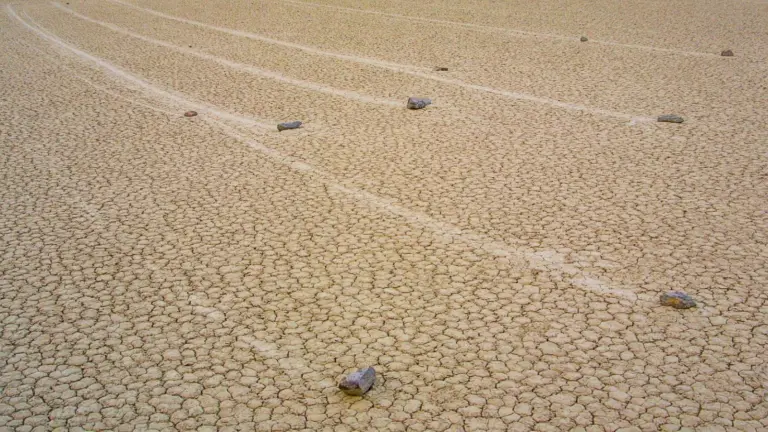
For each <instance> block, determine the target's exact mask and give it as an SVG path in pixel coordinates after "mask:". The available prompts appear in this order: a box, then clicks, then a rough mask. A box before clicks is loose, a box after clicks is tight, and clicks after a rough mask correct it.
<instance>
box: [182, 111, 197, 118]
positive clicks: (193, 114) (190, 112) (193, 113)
mask: <svg viewBox="0 0 768 432" xmlns="http://www.w3.org/2000/svg"><path fill="white" fill-rule="evenodd" d="M196 115H197V111H187V112H185V113H184V117H194V116H196Z"/></svg>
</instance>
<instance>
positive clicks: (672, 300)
mask: <svg viewBox="0 0 768 432" xmlns="http://www.w3.org/2000/svg"><path fill="white" fill-rule="evenodd" d="M660 300H661V304H662V305H664V306H672V307H673V308H675V309H688V308H692V307H695V306H696V301H694V300H693V299H692V298H691V296H689V295H688V294H686V293H684V292H681V291H670V292H668V293H666V294H662V295H661V299H660Z"/></svg>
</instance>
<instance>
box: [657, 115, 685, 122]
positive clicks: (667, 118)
mask: <svg viewBox="0 0 768 432" xmlns="http://www.w3.org/2000/svg"><path fill="white" fill-rule="evenodd" d="M656 120H658V121H660V122H663V123H682V122H684V121H685V120H684V119H683V118H682V117H680V116H679V115H674V114H664V115H660V116H659V118H658V119H656Z"/></svg>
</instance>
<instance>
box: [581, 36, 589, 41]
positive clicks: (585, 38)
mask: <svg viewBox="0 0 768 432" xmlns="http://www.w3.org/2000/svg"><path fill="white" fill-rule="evenodd" d="M579 40H580V41H582V42H586V41H588V40H589V39H588V38H587V37H586V36H582V37H581V39H579Z"/></svg>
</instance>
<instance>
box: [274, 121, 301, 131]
mask: <svg viewBox="0 0 768 432" xmlns="http://www.w3.org/2000/svg"><path fill="white" fill-rule="evenodd" d="M299 126H301V122H300V121H298V120H297V121H292V122H287V123H278V124H277V130H279V131H280V132H282V131H284V130H288V129H297V128H298V127H299Z"/></svg>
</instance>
